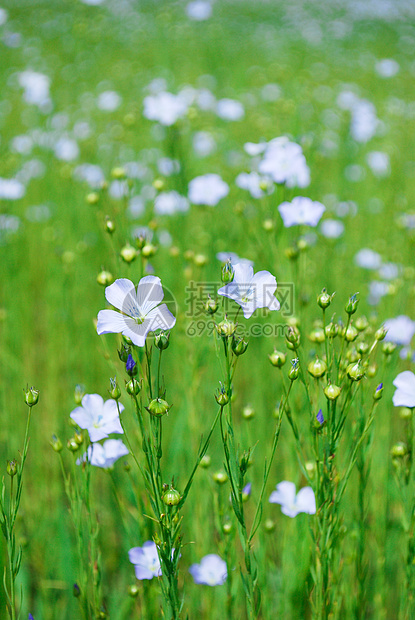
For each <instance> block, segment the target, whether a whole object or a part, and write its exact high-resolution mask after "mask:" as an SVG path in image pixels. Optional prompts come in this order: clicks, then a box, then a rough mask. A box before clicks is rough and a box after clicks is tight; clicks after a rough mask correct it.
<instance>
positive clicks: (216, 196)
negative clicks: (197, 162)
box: [188, 174, 229, 207]
mask: <svg viewBox="0 0 415 620" xmlns="http://www.w3.org/2000/svg"><path fill="white" fill-rule="evenodd" d="M228 194H229V185H228V184H227V183H225V181H224V180H223V179H222V178H221V177H220V176H219V175H218V174H203V175H201V176H199V177H195V178H194V179H192V181H190V183H189V194H188V195H189V200H190V202H191V203H193V204H195V205H207V206H209V207H215V206H216V205H217V204H218V202H219V201H220V200H222V198H225V196H227V195H228Z"/></svg>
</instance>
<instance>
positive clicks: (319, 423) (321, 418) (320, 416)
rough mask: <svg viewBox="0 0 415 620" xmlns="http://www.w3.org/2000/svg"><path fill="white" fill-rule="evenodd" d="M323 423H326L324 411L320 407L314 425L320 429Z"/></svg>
mask: <svg viewBox="0 0 415 620" xmlns="http://www.w3.org/2000/svg"><path fill="white" fill-rule="evenodd" d="M323 424H324V416H323V412H322V410H321V409H319V411H318V413H317V415H316V419H315V422H314V427H315V429H316V430H319V429H321V427H322V426H323Z"/></svg>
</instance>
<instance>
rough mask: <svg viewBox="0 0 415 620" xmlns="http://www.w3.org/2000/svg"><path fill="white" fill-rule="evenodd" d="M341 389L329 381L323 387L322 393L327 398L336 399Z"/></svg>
mask: <svg viewBox="0 0 415 620" xmlns="http://www.w3.org/2000/svg"><path fill="white" fill-rule="evenodd" d="M341 391H342V390H341V388H340V387H339V386H338V385H334V384H333V383H329V385H328V386H327V387H325V388H324V394H325V396H326V398H328V399H329V400H336V398H338V397H339V396H340V392H341Z"/></svg>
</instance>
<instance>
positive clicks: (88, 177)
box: [73, 164, 105, 189]
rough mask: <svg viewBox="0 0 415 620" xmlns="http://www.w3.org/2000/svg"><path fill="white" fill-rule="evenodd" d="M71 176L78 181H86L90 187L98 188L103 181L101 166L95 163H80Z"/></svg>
mask: <svg viewBox="0 0 415 620" xmlns="http://www.w3.org/2000/svg"><path fill="white" fill-rule="evenodd" d="M73 176H74V177H75V178H76V179H79V180H80V181H86V182H87V183H88V185H89V186H90V187H91V189H98V188H100V187H101V186H102V184H103V182H104V181H105V175H104V173H103V171H102V168H100V167H99V166H97V165H96V164H81V165H80V166H77V167H76V168H75V170H74V172H73Z"/></svg>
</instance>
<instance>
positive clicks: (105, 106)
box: [97, 90, 122, 112]
mask: <svg viewBox="0 0 415 620" xmlns="http://www.w3.org/2000/svg"><path fill="white" fill-rule="evenodd" d="M121 102H122V99H121V96H120V95H119V94H118V93H117V92H115V90H105V91H104V92H103V93H101V94H100V95H99V96H98V100H97V107H98V108H99V109H100V110H103V111H105V112H113V111H114V110H116V109H117V108H119V107H120V105H121Z"/></svg>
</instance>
